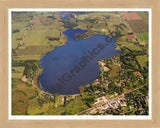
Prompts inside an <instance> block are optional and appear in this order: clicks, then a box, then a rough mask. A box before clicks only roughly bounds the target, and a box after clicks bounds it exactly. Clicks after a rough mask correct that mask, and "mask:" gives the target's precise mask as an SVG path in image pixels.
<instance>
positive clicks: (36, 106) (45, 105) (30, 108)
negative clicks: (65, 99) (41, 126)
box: [27, 98, 49, 115]
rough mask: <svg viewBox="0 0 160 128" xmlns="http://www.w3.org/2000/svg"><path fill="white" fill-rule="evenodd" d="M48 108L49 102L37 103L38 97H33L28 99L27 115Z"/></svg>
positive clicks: (35, 113)
mask: <svg viewBox="0 0 160 128" xmlns="http://www.w3.org/2000/svg"><path fill="white" fill-rule="evenodd" d="M48 108H49V102H45V103H43V105H42V106H40V105H39V102H38V99H37V98H34V99H32V100H30V101H29V106H28V111H27V113H28V114H29V115H37V114H40V113H43V112H47V111H48Z"/></svg>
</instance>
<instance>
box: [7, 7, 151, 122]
mask: <svg viewBox="0 0 160 128" xmlns="http://www.w3.org/2000/svg"><path fill="white" fill-rule="evenodd" d="M12 11H148V12H149V115H141V116H139V115H128V116H124V115H122V116H91V115H85V116H82V115H78V116H77V115H73V116H54V115H52V116H47V115H41V116H39V115H38V116H32V115H25V116H19V115H11V12H12ZM8 12H9V15H8V16H9V17H8V18H9V23H8V24H9V29H8V31H9V32H8V33H9V44H8V46H9V51H8V54H9V67H8V68H9V72H8V74H9V75H8V76H9V84H8V89H9V92H8V95H9V98H8V104H9V105H8V110H9V112H8V118H9V120H17V119H18V120H151V119H152V43H151V41H152V38H151V37H152V35H151V34H152V30H151V29H152V26H151V21H152V19H151V18H152V16H151V8H136V9H133V8H131V9H130V8H127V9H121V8H118V9H117V8H112V9H102V8H101V9H95V8H92V9H91V8H90V9H86V8H75V9H60V8H55V9H46V8H45V9H43V8H41V9H35V8H33V9H32V8H30V9H21V8H18V9H15V8H14V9H9V11H8Z"/></svg>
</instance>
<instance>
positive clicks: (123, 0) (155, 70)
mask: <svg viewBox="0 0 160 128" xmlns="http://www.w3.org/2000/svg"><path fill="white" fill-rule="evenodd" d="M10 8H17V9H18V8H150V9H152V22H151V23H152V34H151V36H152V38H151V39H152V70H151V71H152V75H151V76H152V77H151V79H152V80H151V81H152V96H151V97H152V119H150V120H136V119H135V120H90V119H87V120H55V119H54V120H47V119H46V120H9V118H8V117H9V114H8V113H9V107H8V105H9V100H8V99H9V91H8V90H9V88H8V84H9V75H8V74H9V73H8V72H9V70H8V69H9V58H8V56H9V52H8V51H9V43H8V42H9V38H8V37H9V36H8V35H9V26H8V22H9V21H8V20H9V19H8V14H9V13H8V12H9V9H10ZM159 12H160V6H159V1H158V0H154V1H153V0H148V1H147V0H142V1H138V0H136V1H127V0H120V1H114V2H113V1H109V0H106V1H87V2H86V1H84V0H78V1H76V0H74V1H65V0H60V1H59V0H53V1H50V0H45V1H44V0H43V1H38V0H36V1H25V0H22V1H19V0H16V1H3V0H1V1H0V16H1V20H0V21H1V22H0V28H1V29H0V32H1V33H0V55H1V56H0V82H1V84H0V85H1V89H0V101H1V104H0V127H2V128H9V127H16V128H20V127H24V128H27V127H30V128H32V127H67V128H70V127H76V128H80V127H155V128H156V127H160V123H159V122H160V119H159V115H160V111H159V107H160V103H159V97H160V89H159V84H160V80H159V79H158V78H159V71H160V68H159V67H158V66H159V65H158V63H159V61H160V60H159V58H158V57H159V51H158V46H159V42H158V41H160V37H159V34H160V32H159V22H160V18H159V17H158V14H159Z"/></svg>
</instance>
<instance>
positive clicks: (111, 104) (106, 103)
mask: <svg viewBox="0 0 160 128" xmlns="http://www.w3.org/2000/svg"><path fill="white" fill-rule="evenodd" d="M122 100H124V96H123V95H122V96H119V97H118V98H113V99H112V100H107V99H106V98H105V97H100V98H98V99H97V101H96V102H95V103H94V104H97V105H98V104H99V103H103V104H101V105H98V106H97V107H93V109H92V110H91V111H90V112H89V114H91V115H94V114H96V113H97V112H99V113H101V114H103V113H105V112H106V109H109V108H113V109H116V108H118V107H119V106H122V107H125V106H127V105H126V103H125V102H122Z"/></svg>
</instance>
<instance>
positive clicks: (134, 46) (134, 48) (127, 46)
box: [118, 42, 142, 51]
mask: <svg viewBox="0 0 160 128" xmlns="http://www.w3.org/2000/svg"><path fill="white" fill-rule="evenodd" d="M118 44H121V47H126V48H129V49H130V50H136V51H141V50H142V48H141V47H139V46H137V45H134V44H132V43H128V42H118Z"/></svg>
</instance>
